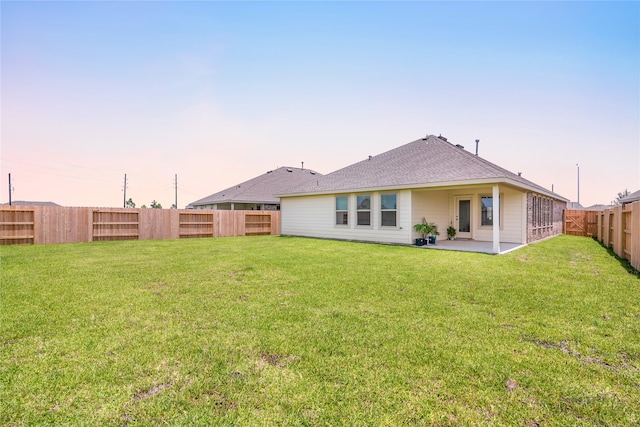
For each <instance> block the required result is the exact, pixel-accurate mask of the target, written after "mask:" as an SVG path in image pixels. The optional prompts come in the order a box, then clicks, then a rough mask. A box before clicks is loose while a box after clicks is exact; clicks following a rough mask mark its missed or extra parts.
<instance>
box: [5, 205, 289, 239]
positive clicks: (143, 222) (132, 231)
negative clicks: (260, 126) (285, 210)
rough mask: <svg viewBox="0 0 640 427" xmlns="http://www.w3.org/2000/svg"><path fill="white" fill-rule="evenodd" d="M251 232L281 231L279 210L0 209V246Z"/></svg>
mask: <svg viewBox="0 0 640 427" xmlns="http://www.w3.org/2000/svg"><path fill="white" fill-rule="evenodd" d="M245 222H249V223H251V224H250V225H248V226H246V225H245ZM256 222H260V224H259V225H256V224H255V223H256ZM255 234H280V211H217V210H215V211H214V210H199V209H197V210H194V209H127V208H90V207H62V206H27V207H25V206H19V207H18V206H2V207H0V244H1V245H11V244H52V243H79V242H91V241H100V240H132V239H133V240H137V239H139V240H147V239H177V238H188V237H226V236H229V237H230V236H244V235H255Z"/></svg>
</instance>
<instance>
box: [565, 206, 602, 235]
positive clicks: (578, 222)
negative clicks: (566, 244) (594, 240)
mask: <svg viewBox="0 0 640 427" xmlns="http://www.w3.org/2000/svg"><path fill="white" fill-rule="evenodd" d="M597 214H598V212H597V211H584V210H569V209H567V210H565V211H564V234H568V235H570V236H584V237H593V236H595V235H596V234H597V228H598V217H597Z"/></svg>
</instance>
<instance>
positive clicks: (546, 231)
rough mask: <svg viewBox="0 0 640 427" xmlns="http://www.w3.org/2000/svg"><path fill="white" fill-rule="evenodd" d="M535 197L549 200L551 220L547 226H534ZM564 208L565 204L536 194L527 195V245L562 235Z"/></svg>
mask: <svg viewBox="0 0 640 427" xmlns="http://www.w3.org/2000/svg"><path fill="white" fill-rule="evenodd" d="M536 197H538V198H540V199H544V200H549V202H550V203H552V207H551V210H552V220H551V223H550V224H549V225H546V226H540V225H539V224H535V222H536V221H534V208H535V206H534V198H536ZM566 207H567V203H566V202H562V201H560V200H554V199H551V198H549V197H545V196H542V195H540V194H537V193H527V243H530V242H535V241H536V240H540V239H544V238H547V237H551V236H557V235H558V234H562V225H563V222H564V219H563V212H564V210H565V209H566Z"/></svg>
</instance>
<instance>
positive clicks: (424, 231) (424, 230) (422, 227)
mask: <svg viewBox="0 0 640 427" xmlns="http://www.w3.org/2000/svg"><path fill="white" fill-rule="evenodd" d="M413 228H414V230H416V231H417V232H418V233H420V236H422V237H420V238H418V239H416V246H424V244H425V243H426V242H427V239H428V237H429V232H430V231H431V228H430V227H429V225H428V224H427V221H426V220H425V219H424V218H423V219H422V222H421V223H418V224H415V225H414V226H413Z"/></svg>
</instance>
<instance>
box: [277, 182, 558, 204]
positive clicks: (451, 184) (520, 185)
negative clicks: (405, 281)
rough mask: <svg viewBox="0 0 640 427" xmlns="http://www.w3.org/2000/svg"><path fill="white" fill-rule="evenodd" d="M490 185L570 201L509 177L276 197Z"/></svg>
mask: <svg viewBox="0 0 640 427" xmlns="http://www.w3.org/2000/svg"><path fill="white" fill-rule="evenodd" d="M489 184H508V185H511V186H514V187H518V188H521V189H524V190H528V191H532V192H535V193H539V194H543V195H545V196H548V197H552V198H554V199H557V200H561V201H564V202H568V201H569V200H568V199H565V198H564V197H562V196H560V195H558V194H555V193H553V192H551V191H548V190H545V189H543V188H537V187H534V186H531V185H527V184H524V183H522V182H518V181H516V180H513V179H510V178H507V177H503V178H481V179H470V180H464V181H440V182H428V183H414V184H403V185H387V186H378V187H362V188H344V189H339V190H321V191H308V192H301V193H288V194H276V196H277V197H280V198H283V197H303V196H315V195H327V194H341V193H365V192H371V191H393V190H410V189H418V188H441V187H465V186H477V185H489Z"/></svg>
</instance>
